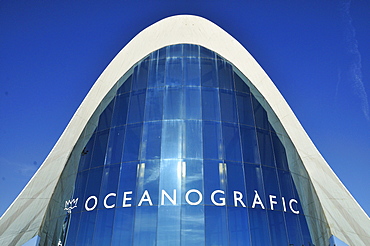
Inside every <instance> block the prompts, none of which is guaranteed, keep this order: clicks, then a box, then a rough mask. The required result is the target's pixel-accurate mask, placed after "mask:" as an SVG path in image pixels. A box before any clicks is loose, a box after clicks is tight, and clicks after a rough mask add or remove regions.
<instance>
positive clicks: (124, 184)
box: [116, 162, 138, 207]
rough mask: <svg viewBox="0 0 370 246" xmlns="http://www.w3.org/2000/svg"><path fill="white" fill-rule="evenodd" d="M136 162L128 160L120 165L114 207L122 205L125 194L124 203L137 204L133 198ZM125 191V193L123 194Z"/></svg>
mask: <svg viewBox="0 0 370 246" xmlns="http://www.w3.org/2000/svg"><path fill="white" fill-rule="evenodd" d="M137 169H138V163H137V162H130V163H124V164H122V165H121V170H120V171H121V172H120V179H119V185H118V193H117V201H118V202H117V204H116V207H122V206H123V200H124V196H125V195H126V202H125V203H126V205H127V206H130V205H131V206H134V205H135V204H137V202H136V199H135V194H136V176H137ZM125 192H127V194H125Z"/></svg>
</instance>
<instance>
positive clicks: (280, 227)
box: [267, 211, 288, 246]
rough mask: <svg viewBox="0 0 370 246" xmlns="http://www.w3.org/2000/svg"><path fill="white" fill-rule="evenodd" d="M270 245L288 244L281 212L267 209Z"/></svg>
mask: <svg viewBox="0 0 370 246" xmlns="http://www.w3.org/2000/svg"><path fill="white" fill-rule="evenodd" d="M267 214H268V218H269V228H270V236H271V245H274V246H281V245H288V240H287V231H286V228H285V221H284V216H283V212H278V211H268V212H267Z"/></svg>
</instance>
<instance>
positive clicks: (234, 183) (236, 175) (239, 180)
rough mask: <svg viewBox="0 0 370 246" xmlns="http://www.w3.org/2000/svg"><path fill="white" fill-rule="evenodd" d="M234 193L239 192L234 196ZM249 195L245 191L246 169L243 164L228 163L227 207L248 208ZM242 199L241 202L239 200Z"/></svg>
mask: <svg viewBox="0 0 370 246" xmlns="http://www.w3.org/2000/svg"><path fill="white" fill-rule="evenodd" d="M234 192H238V193H237V195H234ZM246 195H247V193H246V191H245V182H244V169H243V166H242V164H241V163H235V162H228V163H227V205H229V206H235V207H236V206H238V207H244V206H247V204H248V202H247V197H246ZM239 199H240V200H239Z"/></svg>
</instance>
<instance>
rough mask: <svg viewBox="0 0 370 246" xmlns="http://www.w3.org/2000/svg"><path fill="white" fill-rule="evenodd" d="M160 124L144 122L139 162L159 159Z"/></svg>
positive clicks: (159, 122) (158, 122)
mask: <svg viewBox="0 0 370 246" xmlns="http://www.w3.org/2000/svg"><path fill="white" fill-rule="evenodd" d="M161 137H162V122H161V121H157V122H145V123H144V129H143V139H142V144H141V155H140V156H141V160H146V159H158V158H160V157H161Z"/></svg>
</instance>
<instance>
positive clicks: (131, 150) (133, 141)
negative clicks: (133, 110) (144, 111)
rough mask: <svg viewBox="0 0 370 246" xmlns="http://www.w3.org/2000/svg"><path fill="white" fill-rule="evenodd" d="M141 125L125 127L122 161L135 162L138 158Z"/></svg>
mask: <svg viewBox="0 0 370 246" xmlns="http://www.w3.org/2000/svg"><path fill="white" fill-rule="evenodd" d="M142 126H143V125H142V124H133V125H127V127H126V136H125V144H124V148H123V156H122V161H123V162H126V161H135V160H138V157H139V148H140V142H141V133H142Z"/></svg>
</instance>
